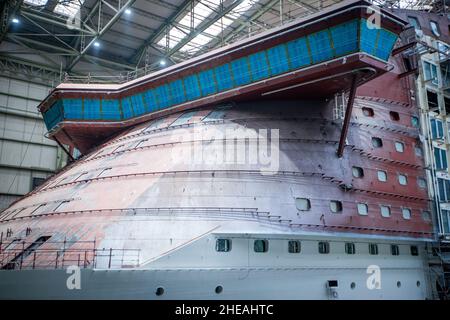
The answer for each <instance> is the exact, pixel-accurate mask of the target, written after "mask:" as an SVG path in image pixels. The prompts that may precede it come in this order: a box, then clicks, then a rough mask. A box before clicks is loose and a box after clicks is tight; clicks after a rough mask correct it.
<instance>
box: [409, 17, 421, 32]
mask: <svg viewBox="0 0 450 320" xmlns="http://www.w3.org/2000/svg"><path fill="white" fill-rule="evenodd" d="M408 22H409V24H410V25H411V26H413V27H414V29H416V30H421V27H420V23H419V20H417V18H416V17H408Z"/></svg>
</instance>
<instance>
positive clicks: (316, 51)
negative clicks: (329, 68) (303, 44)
mask: <svg viewBox="0 0 450 320" xmlns="http://www.w3.org/2000/svg"><path fill="white" fill-rule="evenodd" d="M308 42H309V47H310V49H311V56H312V58H313V63H317V62H321V61H325V60H329V59H331V58H332V57H333V50H332V48H331V41H330V35H329V33H328V30H323V31H319V32H316V33H314V34H311V35H309V36H308Z"/></svg>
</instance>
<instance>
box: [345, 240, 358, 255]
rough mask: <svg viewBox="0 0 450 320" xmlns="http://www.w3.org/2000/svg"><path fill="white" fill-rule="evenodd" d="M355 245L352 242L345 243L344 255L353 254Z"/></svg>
mask: <svg viewBox="0 0 450 320" xmlns="http://www.w3.org/2000/svg"><path fill="white" fill-rule="evenodd" d="M355 252H356V250H355V244H354V243H353V242H347V243H346V244H345V253H346V254H355Z"/></svg>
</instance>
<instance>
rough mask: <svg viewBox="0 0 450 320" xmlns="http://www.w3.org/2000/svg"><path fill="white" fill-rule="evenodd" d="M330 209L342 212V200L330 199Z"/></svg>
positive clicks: (334, 211)
mask: <svg viewBox="0 0 450 320" xmlns="http://www.w3.org/2000/svg"><path fill="white" fill-rule="evenodd" d="M330 210H331V212H333V213H341V212H342V202H341V201H338V200H331V201H330Z"/></svg>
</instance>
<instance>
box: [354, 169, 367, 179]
mask: <svg viewBox="0 0 450 320" xmlns="http://www.w3.org/2000/svg"><path fill="white" fill-rule="evenodd" d="M352 174H353V176H354V177H355V178H362V177H364V170H363V168H361V167H352Z"/></svg>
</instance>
